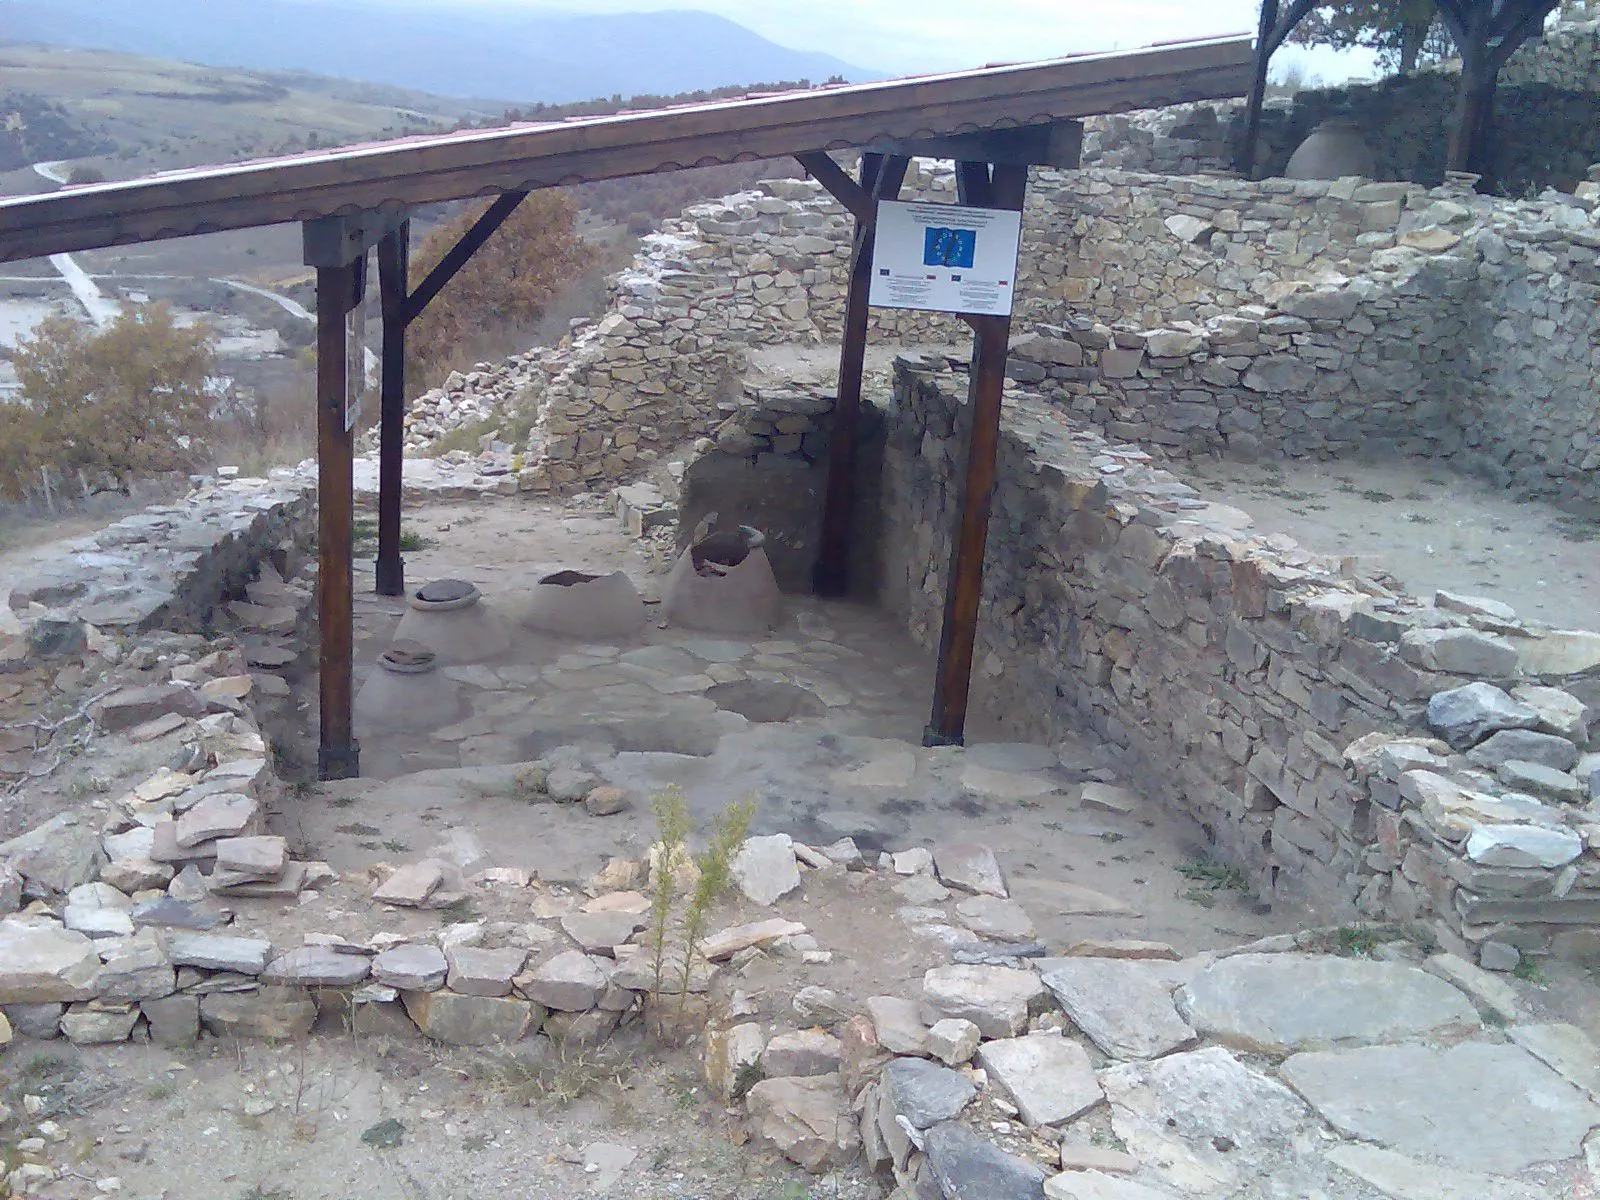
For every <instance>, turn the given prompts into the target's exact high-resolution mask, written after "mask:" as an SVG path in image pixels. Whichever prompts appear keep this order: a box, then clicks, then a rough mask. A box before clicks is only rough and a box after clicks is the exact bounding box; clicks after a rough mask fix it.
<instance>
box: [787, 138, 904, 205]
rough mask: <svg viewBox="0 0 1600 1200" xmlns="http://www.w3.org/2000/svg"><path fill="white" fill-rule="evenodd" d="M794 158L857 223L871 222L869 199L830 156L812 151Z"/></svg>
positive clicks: (819, 151)
mask: <svg viewBox="0 0 1600 1200" xmlns="http://www.w3.org/2000/svg"><path fill="white" fill-rule="evenodd" d="M794 157H795V160H796V161H797V162H798V163H799V164H800V165H801V166H802V167H804V168H805V169H806V171H807V172H808V173H809V174H810V176H811V177H812V178H813V179H815V180H816V181H817V182H818V183H820V184H821V185H822V186H823V187H825V188H826V189H827V190H828V194H829V195H830V196H832V197H833V198H834V199H835V200H837V201H838V202H839V203H840V204H841V205H843V206H844V208H845V211H846V212H848V213H850V215H851V216H853V217H855V219H856V220H857V221H870V220H872V201H871V199H869V198H868V196H867V193H866V192H864V191H863V190H862V188H861V185H860V184H859V183H857V182H856V181H855V180H854V179H851V178H850V176H849V174H848V173H847V172H846V171H845V169H844V168H843V167H841V166H840V165H839V164H838V163H836V162H834V161H833V158H832V157H831V156H830V155H827V154H824V153H823V152H822V151H821V150H813V151H810V152H808V153H805V154H796V155H795V156H794ZM879 157H882V156H881V155H880V156H879Z"/></svg>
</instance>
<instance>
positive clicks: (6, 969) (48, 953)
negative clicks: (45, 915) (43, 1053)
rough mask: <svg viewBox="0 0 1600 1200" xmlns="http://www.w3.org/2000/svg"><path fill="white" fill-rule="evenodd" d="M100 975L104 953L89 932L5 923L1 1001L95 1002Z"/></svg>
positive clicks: (0, 933) (1, 927)
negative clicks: (99, 951) (96, 986)
mask: <svg viewBox="0 0 1600 1200" xmlns="http://www.w3.org/2000/svg"><path fill="white" fill-rule="evenodd" d="M99 974H100V955H99V953H98V952H97V951H96V950H95V947H94V942H93V941H92V940H90V939H89V938H87V937H85V936H84V935H83V934H81V933H76V932H74V931H73V930H70V929H63V928H61V927H60V926H59V925H44V924H39V925H25V924H23V923H21V922H20V921H17V922H12V921H0V1004H49V1003H54V1002H61V1001H69V1000H92V999H93V998H94V996H95V982H96V978H97V977H98V975H99Z"/></svg>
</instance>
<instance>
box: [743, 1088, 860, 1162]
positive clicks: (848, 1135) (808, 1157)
mask: <svg viewBox="0 0 1600 1200" xmlns="http://www.w3.org/2000/svg"><path fill="white" fill-rule="evenodd" d="M745 1109H746V1111H747V1112H748V1113H749V1114H750V1123H751V1126H752V1132H753V1133H754V1134H755V1136H757V1137H759V1138H761V1139H762V1140H763V1141H766V1142H769V1143H771V1144H772V1146H773V1147H774V1148H776V1149H777V1150H778V1152H779V1153H781V1154H782V1155H783V1156H784V1157H785V1158H787V1159H789V1161H791V1162H794V1163H797V1164H799V1165H800V1166H801V1167H804V1168H805V1169H806V1170H807V1171H810V1172H811V1173H812V1174H814V1175H815V1174H821V1173H822V1172H823V1171H825V1170H827V1169H828V1168H830V1167H840V1166H844V1165H846V1164H847V1163H849V1162H850V1161H852V1160H853V1159H854V1158H855V1155H856V1151H857V1149H858V1148H859V1147H860V1144H861V1139H860V1136H859V1134H858V1133H857V1131H856V1121H855V1118H854V1117H853V1116H852V1115H851V1114H850V1112H849V1110H848V1109H847V1108H846V1107H845V1105H844V1094H843V1092H842V1090H841V1083H840V1079H839V1076H838V1075H811V1076H806V1077H804V1078H800V1079H763V1080H762V1081H761V1082H760V1083H758V1084H756V1085H755V1086H754V1087H752V1088H751V1089H750V1091H749V1093H748V1094H747V1095H746V1096H745Z"/></svg>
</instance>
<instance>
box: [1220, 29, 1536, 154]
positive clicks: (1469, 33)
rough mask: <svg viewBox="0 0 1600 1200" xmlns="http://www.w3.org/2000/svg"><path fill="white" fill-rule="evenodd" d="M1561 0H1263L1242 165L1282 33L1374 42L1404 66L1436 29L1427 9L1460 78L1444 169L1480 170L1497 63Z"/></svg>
mask: <svg viewBox="0 0 1600 1200" xmlns="http://www.w3.org/2000/svg"><path fill="white" fill-rule="evenodd" d="M1561 3H1562V0H1341V2H1339V3H1334V4H1319V3H1317V2H1316V0H1289V2H1288V3H1287V4H1284V5H1280V3H1279V0H1262V4H1261V26H1260V27H1261V33H1260V37H1259V39H1258V42H1257V47H1256V81H1255V86H1254V89H1253V90H1252V92H1251V96H1250V113H1249V119H1248V126H1247V132H1246V135H1245V139H1244V142H1243V150H1242V155H1241V159H1242V165H1243V167H1244V168H1246V169H1248V168H1249V167H1250V166H1251V165H1252V164H1253V162H1254V152H1255V142H1256V131H1257V128H1258V125H1259V121H1260V112H1261V96H1262V93H1263V91H1264V88H1265V84H1266V72H1267V63H1268V60H1270V58H1271V57H1272V54H1273V52H1274V51H1276V50H1277V49H1278V47H1279V46H1281V45H1282V44H1283V43H1284V42H1285V41H1286V40H1288V39H1290V38H1293V39H1294V40H1295V41H1299V42H1303V43H1326V44H1329V45H1335V46H1372V47H1374V48H1376V49H1378V50H1379V51H1380V53H1389V54H1393V55H1394V56H1395V58H1394V61H1395V63H1396V64H1398V65H1401V66H1404V65H1405V64H1406V62H1407V58H1408V55H1409V54H1411V53H1415V54H1416V55H1417V56H1418V57H1420V56H1421V55H1422V54H1423V53H1425V52H1426V51H1427V49H1428V40H1429V38H1431V37H1434V36H1436V35H1435V34H1434V33H1433V32H1432V31H1433V29H1434V22H1433V19H1432V18H1430V19H1429V21H1428V24H1427V26H1426V31H1425V32H1424V33H1422V34H1421V35H1420V40H1418V38H1419V35H1418V33H1417V31H1418V30H1419V29H1423V28H1424V27H1423V25H1422V21H1423V16H1424V14H1425V12H1431V13H1433V14H1434V16H1436V17H1437V20H1438V24H1439V25H1441V26H1442V27H1443V31H1444V33H1445V34H1447V35H1448V38H1449V40H1450V41H1451V42H1453V43H1454V45H1455V47H1456V52H1457V53H1459V54H1460V57H1461V81H1460V84H1459V87H1458V90H1457V94H1456V106H1455V111H1454V112H1453V113H1452V114H1451V119H1450V142H1449V147H1448V150H1447V152H1446V169H1447V170H1452V171H1478V172H1480V173H1483V171H1484V168H1485V166H1486V163H1487V150H1488V139H1489V128H1490V124H1491V122H1492V120H1493V114H1494V93H1495V87H1496V85H1497V84H1498V82H1499V77H1500V69H1501V68H1502V67H1503V66H1505V64H1506V61H1507V60H1508V59H1509V58H1510V57H1511V55H1512V54H1513V53H1514V52H1515V51H1516V49H1517V47H1518V46H1520V45H1522V44H1523V43H1524V42H1526V41H1528V40H1529V39H1530V38H1534V37H1537V36H1538V35H1539V33H1540V32H1541V31H1542V30H1543V28H1544V22H1545V18H1546V17H1548V16H1549V15H1550V14H1551V13H1552V12H1554V11H1555V10H1556V9H1557V8H1558V7H1560V5H1561Z"/></svg>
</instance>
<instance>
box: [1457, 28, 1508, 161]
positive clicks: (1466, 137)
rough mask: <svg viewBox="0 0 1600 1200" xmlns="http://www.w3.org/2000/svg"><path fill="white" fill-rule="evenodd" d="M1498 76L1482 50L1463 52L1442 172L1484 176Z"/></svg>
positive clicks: (1473, 49) (1478, 48) (1473, 48)
mask: <svg viewBox="0 0 1600 1200" xmlns="http://www.w3.org/2000/svg"><path fill="white" fill-rule="evenodd" d="M1499 76H1500V71H1499V68H1498V67H1496V66H1494V65H1493V64H1492V63H1491V62H1490V61H1489V57H1488V55H1486V54H1485V53H1484V52H1483V50H1482V48H1481V47H1478V46H1472V47H1469V48H1467V49H1466V50H1464V51H1463V53H1462V56H1461V83H1460V85H1459V90H1458V91H1457V92H1456V108H1455V116H1454V119H1453V120H1452V121H1451V126H1450V145H1449V150H1448V151H1447V152H1446V155H1445V164H1444V166H1445V170H1447V171H1477V172H1478V173H1479V174H1486V173H1487V172H1486V170H1485V168H1486V167H1487V165H1488V158H1489V154H1488V151H1489V146H1488V137H1489V123H1490V119H1491V117H1492V115H1493V113H1494V89H1495V83H1496V81H1497V80H1498V78H1499Z"/></svg>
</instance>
